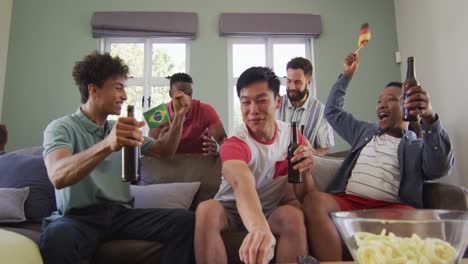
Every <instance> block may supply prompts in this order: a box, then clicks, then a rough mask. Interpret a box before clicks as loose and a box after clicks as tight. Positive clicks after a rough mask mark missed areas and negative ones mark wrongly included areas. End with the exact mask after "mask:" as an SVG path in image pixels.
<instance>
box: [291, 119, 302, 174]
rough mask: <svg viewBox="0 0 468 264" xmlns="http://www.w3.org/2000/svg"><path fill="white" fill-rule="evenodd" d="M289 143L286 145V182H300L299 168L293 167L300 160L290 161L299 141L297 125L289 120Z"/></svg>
mask: <svg viewBox="0 0 468 264" xmlns="http://www.w3.org/2000/svg"><path fill="white" fill-rule="evenodd" d="M291 133H292V137H291V143H289V146H288V182H289V183H301V182H302V175H301V172H300V171H299V170H295V169H293V167H294V166H295V165H296V164H298V163H299V162H301V160H298V161H295V162H291V159H292V157H294V151H296V149H297V148H298V147H299V143H298V141H297V127H296V122H291Z"/></svg>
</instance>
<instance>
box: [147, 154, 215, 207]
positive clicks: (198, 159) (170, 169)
mask: <svg viewBox="0 0 468 264" xmlns="http://www.w3.org/2000/svg"><path fill="white" fill-rule="evenodd" d="M140 176H141V177H140V182H139V184H140V185H148V184H155V183H172V182H200V183H201V185H200V189H199V191H198V193H197V195H196V196H195V199H194V201H193V204H192V208H195V207H196V206H197V205H198V204H199V203H200V202H202V201H204V200H208V199H212V198H213V197H214V195H215V194H216V193H217V192H218V189H219V185H220V184H221V162H220V160H219V158H218V157H211V156H203V155H202V154H181V155H176V156H175V157H174V158H173V159H172V160H158V159H154V158H151V157H143V158H142V159H141V170H140Z"/></svg>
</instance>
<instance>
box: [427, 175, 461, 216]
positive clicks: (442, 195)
mask: <svg viewBox="0 0 468 264" xmlns="http://www.w3.org/2000/svg"><path fill="white" fill-rule="evenodd" d="M423 201H424V207H425V208H427V209H446V210H468V191H467V189H466V188H464V187H462V186H458V185H452V184H446V183H440V182H426V183H424V186H423Z"/></svg>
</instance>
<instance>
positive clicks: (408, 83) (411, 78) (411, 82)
mask: <svg viewBox="0 0 468 264" xmlns="http://www.w3.org/2000/svg"><path fill="white" fill-rule="evenodd" d="M417 85H419V82H418V81H417V80H416V74H415V71H414V57H408V63H407V69H406V79H405V81H404V82H403V99H402V101H401V112H402V113H403V120H404V121H407V122H413V121H418V115H411V114H410V113H409V111H410V110H412V109H408V108H405V107H403V102H404V101H405V100H406V98H408V94H407V93H406V92H407V91H408V89H409V88H411V87H413V86H417Z"/></svg>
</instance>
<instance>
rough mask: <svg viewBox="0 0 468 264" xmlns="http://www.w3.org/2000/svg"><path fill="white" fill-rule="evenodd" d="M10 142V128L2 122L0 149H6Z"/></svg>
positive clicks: (0, 125) (0, 127) (0, 126)
mask: <svg viewBox="0 0 468 264" xmlns="http://www.w3.org/2000/svg"><path fill="white" fill-rule="evenodd" d="M7 142H8V130H7V128H6V126H5V125H4V124H0V151H2V150H4V149H5V145H6V144H7Z"/></svg>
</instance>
